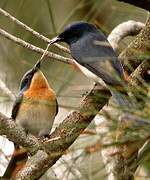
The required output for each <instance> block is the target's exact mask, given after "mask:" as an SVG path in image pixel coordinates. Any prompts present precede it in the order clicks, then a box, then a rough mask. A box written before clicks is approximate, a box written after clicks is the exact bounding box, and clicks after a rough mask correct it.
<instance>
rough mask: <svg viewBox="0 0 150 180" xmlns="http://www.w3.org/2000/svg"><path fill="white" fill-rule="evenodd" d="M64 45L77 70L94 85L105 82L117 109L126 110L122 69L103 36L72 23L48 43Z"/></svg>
mask: <svg viewBox="0 0 150 180" xmlns="http://www.w3.org/2000/svg"><path fill="white" fill-rule="evenodd" d="M59 41H62V42H65V43H67V44H68V45H69V47H70V51H71V55H72V57H73V58H74V60H75V63H76V65H77V66H78V67H79V68H80V70H81V71H82V72H83V73H84V74H85V75H86V76H87V77H89V78H92V79H93V80H94V81H95V82H97V83H101V82H102V81H101V80H103V82H105V85H107V87H108V88H109V89H110V91H111V93H112V95H113V96H114V97H115V99H116V100H117V102H118V103H119V105H121V106H122V107H123V108H125V107H127V106H128V107H130V105H131V104H130V101H129V99H128V95H127V92H126V90H125V86H126V82H125V79H124V73H123V67H122V65H121V63H120V61H119V59H118V58H117V55H116V53H115V52H114V51H113V49H112V47H111V45H110V44H109V42H108V41H107V38H106V37H105V36H104V34H103V33H102V32H101V31H99V30H98V29H97V28H96V27H95V26H94V25H92V24H89V23H86V22H75V23H73V24H70V25H68V26H67V27H66V28H65V29H64V31H63V32H62V33H61V34H59V35H58V36H57V37H55V38H53V39H52V40H51V41H50V44H53V43H55V42H59Z"/></svg>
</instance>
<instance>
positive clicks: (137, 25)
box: [107, 20, 144, 52]
mask: <svg viewBox="0 0 150 180" xmlns="http://www.w3.org/2000/svg"><path fill="white" fill-rule="evenodd" d="M143 27H144V24H143V23H141V22H137V21H132V20H130V21H127V22H123V23H121V24H119V25H118V26H116V27H115V28H114V29H113V30H112V32H111V33H110V34H109V36H108V38H107V39H108V41H109V43H110V44H111V46H112V47H113V49H114V51H116V52H117V51H118V49H119V42H120V41H121V40H122V39H123V38H125V37H127V36H134V35H137V34H138V33H139V32H140V31H141V29H142V28H143Z"/></svg>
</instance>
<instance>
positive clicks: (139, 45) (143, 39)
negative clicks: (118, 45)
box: [119, 1, 150, 74]
mask: <svg viewBox="0 0 150 180" xmlns="http://www.w3.org/2000/svg"><path fill="white" fill-rule="evenodd" d="M136 2H137V1H136ZM149 49H150V16H149V17H148V19H147V22H146V24H145V27H144V28H143V29H142V30H141V32H140V33H139V34H138V35H137V36H136V38H135V39H134V40H133V41H132V42H131V43H130V44H129V46H128V47H127V48H126V49H125V50H124V51H123V52H122V53H121V54H120V55H119V58H120V60H121V62H122V64H123V66H124V69H125V70H126V71H127V72H128V73H129V74H130V73H132V72H133V71H134V70H135V69H136V68H137V67H138V66H139V65H140V64H141V62H142V61H143V60H145V59H149V58H150V57H149V53H148V52H149ZM139 54H140V55H139Z"/></svg>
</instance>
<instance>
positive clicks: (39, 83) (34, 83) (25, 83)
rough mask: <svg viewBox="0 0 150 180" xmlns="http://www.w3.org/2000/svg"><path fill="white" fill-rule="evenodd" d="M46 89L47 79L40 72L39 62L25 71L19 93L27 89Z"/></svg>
mask: <svg viewBox="0 0 150 180" xmlns="http://www.w3.org/2000/svg"><path fill="white" fill-rule="evenodd" d="M46 87H48V82H47V79H46V78H45V76H44V74H43V73H42V71H41V70H40V61H39V62H38V63H36V64H35V66H34V67H33V68H32V69H30V70H29V71H27V72H26V73H25V75H24V76H23V78H22V80H21V84H20V91H26V90H27V89H29V88H32V89H33V88H34V89H39V88H46Z"/></svg>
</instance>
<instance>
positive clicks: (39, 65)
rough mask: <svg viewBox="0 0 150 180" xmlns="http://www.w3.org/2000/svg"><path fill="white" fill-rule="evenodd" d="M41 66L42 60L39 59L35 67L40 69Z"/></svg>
mask: <svg viewBox="0 0 150 180" xmlns="http://www.w3.org/2000/svg"><path fill="white" fill-rule="evenodd" d="M40 67H41V61H37V63H36V64H35V65H34V69H40Z"/></svg>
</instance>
